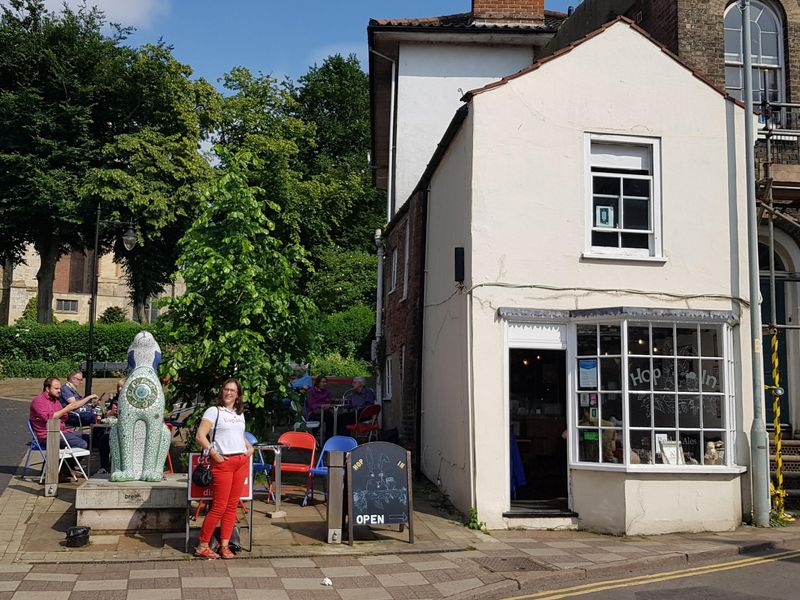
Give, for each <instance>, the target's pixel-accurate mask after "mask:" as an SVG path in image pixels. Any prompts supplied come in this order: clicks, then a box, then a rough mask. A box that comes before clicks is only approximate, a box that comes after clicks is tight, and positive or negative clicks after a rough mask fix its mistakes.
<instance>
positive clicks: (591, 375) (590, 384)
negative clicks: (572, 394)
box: [578, 358, 597, 390]
mask: <svg viewBox="0 0 800 600" xmlns="http://www.w3.org/2000/svg"><path fill="white" fill-rule="evenodd" d="M578 385H579V387H581V388H583V389H590V390H591V389H597V359H596V358H590V359H585V360H579V361H578Z"/></svg>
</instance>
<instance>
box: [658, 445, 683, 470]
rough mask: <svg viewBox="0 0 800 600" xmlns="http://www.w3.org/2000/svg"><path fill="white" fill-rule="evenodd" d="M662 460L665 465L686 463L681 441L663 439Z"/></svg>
mask: <svg viewBox="0 0 800 600" xmlns="http://www.w3.org/2000/svg"><path fill="white" fill-rule="evenodd" d="M659 445H660V446H661V461H662V462H663V463H664V464H665V465H683V464H686V463H685V461H684V458H683V450H682V449H681V443H680V442H678V441H673V440H661V441H660V442H659Z"/></svg>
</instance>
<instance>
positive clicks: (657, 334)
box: [575, 321, 733, 468]
mask: <svg viewBox="0 0 800 600" xmlns="http://www.w3.org/2000/svg"><path fill="white" fill-rule="evenodd" d="M576 333H577V354H578V356H577V385H576V390H577V401H576V403H575V406H576V408H577V414H576V421H575V422H576V430H577V436H576V440H577V455H576V458H577V461H578V462H583V463H605V464H618V465H623V464H624V465H664V468H669V467H673V466H681V465H685V466H687V467H692V466H723V465H731V464H732V462H733V460H732V456H731V454H730V452H729V451H728V449H729V448H732V447H733V443H732V440H733V431H732V424H731V421H732V419H731V417H730V411H731V406H732V402H733V394H732V392H731V390H730V387H731V386H730V383H729V382H730V379H731V378H730V373H731V372H732V365H731V364H730V363H729V362H728V361H727V360H726V354H727V353H726V351H725V349H726V347H727V346H728V342H727V339H726V336H727V335H729V329H728V328H727V327H726V326H723V325H716V324H707V323H700V324H697V323H680V322H645V321H623V322H621V323H620V322H617V323H601V324H581V325H577V327H576Z"/></svg>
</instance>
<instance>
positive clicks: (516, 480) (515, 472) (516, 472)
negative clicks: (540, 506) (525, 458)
mask: <svg viewBox="0 0 800 600" xmlns="http://www.w3.org/2000/svg"><path fill="white" fill-rule="evenodd" d="M510 438H511V497H512V498H516V497H517V488H518V487H522V486H524V485H525V484H526V483H527V481H526V479H525V466H524V465H523V464H522V455H521V454H520V452H519V445H518V444H517V436H516V435H514V432H513V431H512V432H511V435H510Z"/></svg>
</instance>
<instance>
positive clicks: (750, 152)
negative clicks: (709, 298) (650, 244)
mask: <svg viewBox="0 0 800 600" xmlns="http://www.w3.org/2000/svg"><path fill="white" fill-rule="evenodd" d="M739 8H740V10H741V11H742V53H743V55H744V56H743V58H744V107H745V108H744V141H745V163H746V164H745V167H746V169H747V170H746V174H747V242H748V243H747V257H748V263H749V264H748V270H749V275H750V277H749V279H750V337H751V340H750V341H751V344H752V353H751V355H752V365H751V369H752V371H753V424H752V426H751V427H750V479H751V481H752V485H753V523H754V524H755V525H756V527H769V508H770V503H769V467H768V465H769V463H768V458H769V457H768V452H767V428H766V426H765V425H764V373H763V368H764V363H763V358H762V350H761V306H760V305H759V295H760V288H759V273H758V223H757V220H756V174H755V139H754V137H753V57H752V55H751V47H750V0H740V3H739Z"/></svg>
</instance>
